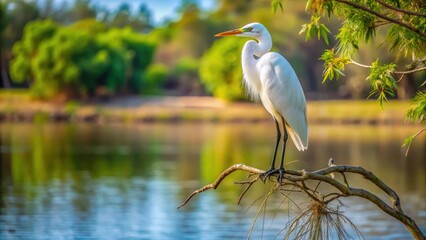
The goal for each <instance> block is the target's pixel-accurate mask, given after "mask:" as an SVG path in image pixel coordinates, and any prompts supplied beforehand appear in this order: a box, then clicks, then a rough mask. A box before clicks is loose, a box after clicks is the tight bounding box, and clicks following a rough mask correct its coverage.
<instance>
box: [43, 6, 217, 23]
mask: <svg viewBox="0 0 426 240" xmlns="http://www.w3.org/2000/svg"><path fill="white" fill-rule="evenodd" d="M46 1H48V0H42V1H40V4H43V2H46ZM53 1H54V2H55V4H57V5H62V4H63V3H67V4H72V3H73V2H74V1H73V0H53ZM183 2H195V3H197V5H198V6H199V7H200V9H203V10H211V9H213V8H215V6H216V5H217V1H215V0H133V1H132V0H91V3H92V4H95V5H97V6H100V7H106V8H107V9H108V10H110V11H114V10H117V9H119V8H120V6H121V5H123V4H128V5H129V6H130V8H131V9H132V11H137V9H138V8H139V6H140V5H142V4H144V5H146V6H147V7H148V10H149V11H151V12H152V18H153V23H154V24H155V25H159V24H161V23H163V22H164V21H166V20H176V18H178V17H179V14H178V8H179V6H181V5H182V3H183Z"/></svg>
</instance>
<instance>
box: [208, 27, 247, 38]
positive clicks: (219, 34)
mask: <svg viewBox="0 0 426 240" xmlns="http://www.w3.org/2000/svg"><path fill="white" fill-rule="evenodd" d="M243 32H244V31H243V30H242V29H241V28H238V29H234V30H229V31H226V32H221V33H218V34H216V35H214V36H215V37H225V36H232V35H237V34H241V33H243Z"/></svg>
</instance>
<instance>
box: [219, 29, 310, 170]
mask: <svg viewBox="0 0 426 240" xmlns="http://www.w3.org/2000/svg"><path fill="white" fill-rule="evenodd" d="M231 35H235V36H240V37H250V38H254V39H256V40H257V42H256V41H254V40H249V41H247V42H246V44H245V45H244V48H243V51H242V58H241V61H242V68H243V73H244V85H245V88H246V91H247V93H248V95H249V96H250V97H251V98H252V99H254V100H260V101H261V102H262V104H263V106H264V107H265V109H266V110H267V111H268V112H269V113H270V114H271V115H272V117H273V118H274V120H275V123H276V124H277V133H278V134H277V143H276V147H275V151H274V157H273V160H272V166H271V169H270V170H269V171H268V172H267V173H266V176H265V177H267V176H269V175H270V174H272V173H275V172H277V171H276V170H275V169H274V168H275V167H274V163H275V156H276V152H277V147H278V144H279V142H278V141H279V139H280V138H281V132H280V128H281V129H283V131H284V144H283V153H282V158H281V165H280V168H279V169H278V170H279V173H280V175H279V177H281V178H282V174H283V172H284V168H283V159H284V153H285V144H286V143H285V142H286V140H287V137H286V135H287V134H288V135H289V136H290V138H291V139H292V140H293V142H294V144H295V146H296V148H297V149H298V150H299V151H304V150H305V149H307V148H308V125H307V120H306V99H305V95H304V93H303V89H302V86H301V85H300V82H299V79H298V78H297V75H296V73H295V71H294V69H293V68H292V67H291V65H290V64H289V63H288V61H287V60H286V59H285V58H284V57H283V56H281V55H280V54H279V53H276V52H269V51H270V50H271V48H272V39H271V35H270V34H269V32H268V30H267V29H266V28H265V27H264V26H263V25H262V24H260V23H250V24H247V25H245V26H244V27H242V28H239V29H235V30H231V31H226V32H222V33H219V34H216V35H215V36H218V37H220V36H231Z"/></svg>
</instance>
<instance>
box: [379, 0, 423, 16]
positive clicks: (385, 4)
mask: <svg viewBox="0 0 426 240" xmlns="http://www.w3.org/2000/svg"><path fill="white" fill-rule="evenodd" d="M376 2H378V3H379V4H380V5H382V6H384V7H386V8H389V9H392V10H393V11H396V12H400V13H405V14H408V15H415V16H419V17H426V14H424V13H421V12H413V11H408V10H405V9H402V8H397V7H395V6H392V5H390V4H387V3H385V2H383V1H382V0H376Z"/></svg>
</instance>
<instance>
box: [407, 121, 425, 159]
mask: <svg viewBox="0 0 426 240" xmlns="http://www.w3.org/2000/svg"><path fill="white" fill-rule="evenodd" d="M425 130H426V127H424V128H423V129H422V130H420V131H418V132H417V133H416V134H414V135H413V136H412V138H413V139H414V138H416V137H417V136H418V135H419V134H421V133H422V132H424V131H425ZM412 142H413V141H411V142H409V143H408V146H407V150H406V151H405V157H407V156H408V152H409V151H410V147H411V143H412Z"/></svg>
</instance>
